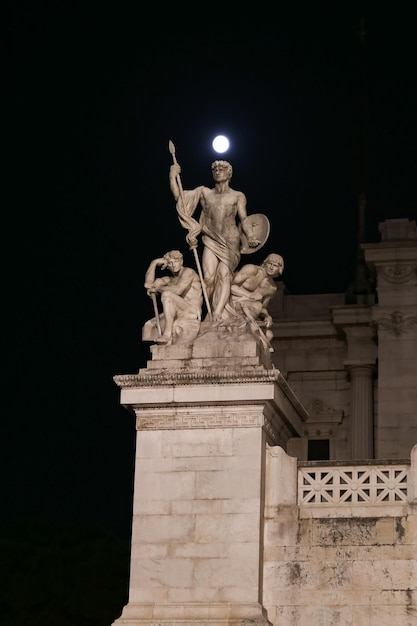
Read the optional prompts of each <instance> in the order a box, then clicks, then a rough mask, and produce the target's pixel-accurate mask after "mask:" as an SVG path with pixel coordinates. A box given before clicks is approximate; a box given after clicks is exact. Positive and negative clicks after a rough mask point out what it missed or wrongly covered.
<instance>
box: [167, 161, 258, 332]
mask: <svg viewBox="0 0 417 626" xmlns="http://www.w3.org/2000/svg"><path fill="white" fill-rule="evenodd" d="M211 169H212V173H213V179H214V188H212V189H210V188H209V187H205V186H200V187H196V188H195V189H192V190H184V191H183V193H180V188H179V186H178V177H179V174H180V172H181V167H180V165H179V164H178V163H174V164H173V165H171V168H170V172H169V182H170V188H171V192H172V194H173V196H174V198H175V200H176V201H177V203H180V204H179V208H178V212H179V213H185V214H187V215H188V216H192V215H193V213H194V211H195V210H196V208H197V206H198V204H199V203H200V205H201V209H202V211H201V214H200V226H201V232H202V241H203V244H204V249H203V257H202V266H203V274H204V282H205V285H206V288H207V294H208V297H209V300H210V303H211V308H212V314H213V321H219V320H221V319H222V314H223V311H224V307H225V305H226V304H227V302H228V301H229V297H230V287H231V283H232V278H233V272H234V271H235V270H236V268H237V266H238V264H239V261H240V257H241V253H240V245H241V233H240V231H239V228H238V224H237V220H239V221H240V225H241V229H242V231H243V233H244V234H245V235H246V237H247V240H248V246H249V247H250V248H256V247H257V246H258V245H259V244H260V243H261V242H260V241H259V240H258V239H256V238H255V237H254V233H253V228H252V225H251V223H250V220H248V219H247V217H248V216H247V212H246V196H245V194H244V193H242V192H241V191H236V190H235V189H232V188H231V187H230V185H229V182H230V179H231V177H232V172H233V170H232V166H231V165H230V163H228V162H227V161H214V163H212V166H211ZM184 203H185V206H183V204H184ZM195 243H196V242H195V241H189V244H190V246H192V245H195Z"/></svg>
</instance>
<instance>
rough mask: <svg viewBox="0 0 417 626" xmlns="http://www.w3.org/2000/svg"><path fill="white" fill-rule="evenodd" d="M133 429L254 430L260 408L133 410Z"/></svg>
mask: <svg viewBox="0 0 417 626" xmlns="http://www.w3.org/2000/svg"><path fill="white" fill-rule="evenodd" d="M135 415H136V428H137V429H138V430H173V429H175V430H187V429H195V428H230V427H233V428H248V427H249V428H254V427H260V426H263V424H264V417H263V412H262V408H260V407H257V406H243V407H234V408H233V411H230V409H222V408H221V407H218V408H217V410H214V409H213V408H210V407H205V406H199V407H196V408H195V409H194V410H190V408H189V407H186V406H184V407H176V409H175V410H173V411H169V409H160V408H154V409H152V408H151V409H150V408H149V407H147V409H146V410H145V411H144V410H142V409H140V408H135Z"/></svg>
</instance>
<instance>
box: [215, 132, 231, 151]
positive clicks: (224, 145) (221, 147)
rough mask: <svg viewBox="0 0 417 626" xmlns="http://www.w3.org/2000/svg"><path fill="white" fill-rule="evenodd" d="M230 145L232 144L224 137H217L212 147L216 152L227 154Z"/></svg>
mask: <svg viewBox="0 0 417 626" xmlns="http://www.w3.org/2000/svg"><path fill="white" fill-rule="evenodd" d="M229 144H230V142H229V140H228V138H227V137H225V136H224V135H217V137H215V138H214V139H213V143H212V144H211V145H212V146H213V149H214V150H215V151H216V152H226V150H228V148H229Z"/></svg>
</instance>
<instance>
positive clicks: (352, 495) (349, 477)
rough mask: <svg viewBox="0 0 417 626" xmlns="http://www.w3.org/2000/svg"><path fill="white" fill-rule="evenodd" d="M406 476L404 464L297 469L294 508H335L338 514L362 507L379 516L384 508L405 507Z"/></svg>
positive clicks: (406, 498)
mask: <svg viewBox="0 0 417 626" xmlns="http://www.w3.org/2000/svg"><path fill="white" fill-rule="evenodd" d="M408 473H409V465H405V464H401V465H394V464H393V465H355V466H343V467H342V466H334V465H333V466H331V467H330V466H329V467H326V466H315V467H299V469H298V505H299V506H300V507H303V508H307V509H308V508H309V507H316V508H317V507H320V508H321V509H322V508H323V507H325V508H331V507H337V508H338V510H339V513H338V514H342V513H343V510H344V509H345V510H346V509H348V508H352V507H354V508H355V509H357V507H364V508H365V509H364V510H363V514H365V513H366V509H367V508H369V507H372V508H373V509H374V507H376V511H378V508H380V509H381V512H380V514H381V515H382V514H385V513H386V507H387V506H388V507H391V506H397V508H398V505H400V506H401V505H407V503H408V501H409V494H408V488H409V477H408ZM381 505H383V506H381ZM373 514H375V511H374V512H373ZM376 514H378V513H376Z"/></svg>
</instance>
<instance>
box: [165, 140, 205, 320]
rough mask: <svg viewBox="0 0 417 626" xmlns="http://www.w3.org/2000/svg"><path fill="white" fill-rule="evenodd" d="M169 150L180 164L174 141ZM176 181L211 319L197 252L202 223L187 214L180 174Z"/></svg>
mask: <svg viewBox="0 0 417 626" xmlns="http://www.w3.org/2000/svg"><path fill="white" fill-rule="evenodd" d="M169 151H170V153H171V155H172V160H173V163H174V164H175V165H178V161H177V157H176V155H175V146H174V144H173V142H172V141H170V142H169ZM175 179H176V183H177V186H178V189H179V194H180V199H181V203H177V212H178V217H179V220H180V223H181V225H182V226H183V227H184V228H186V229H187V230H188V235H187V236H186V240H187V243H188V245H189V246H190V250H192V251H193V253H194V259H195V264H196V267H197V271H198V275H199V277H200V280H201V287H202V289H203V295H204V301H205V303H206V307H207V312H208V316H209V319H210V320H211V319H212V313H211V306H210V301H209V297H208V293H207V288H206V284H205V282H204V278H203V272H202V270H201V265H200V259H199V258H198V252H197V237H198V235H199V234H200V232H201V226H200V224H199V223H198V222H197V221H196V220H195V219H194V218H193V217H192V216H191V215H188V214H187V209H186V203H185V198H184V190H183V187H182V183H181V177H180V175H179V173H178V174H176V176H175Z"/></svg>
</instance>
